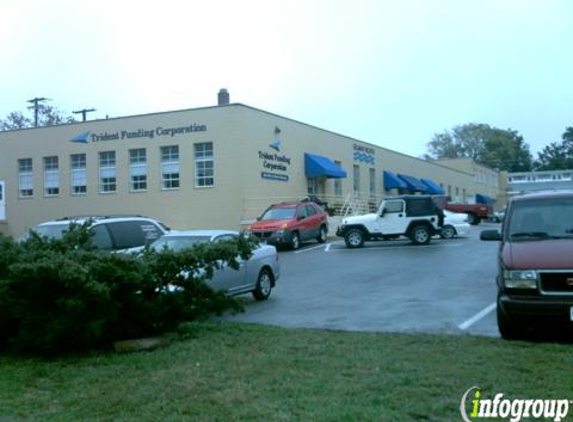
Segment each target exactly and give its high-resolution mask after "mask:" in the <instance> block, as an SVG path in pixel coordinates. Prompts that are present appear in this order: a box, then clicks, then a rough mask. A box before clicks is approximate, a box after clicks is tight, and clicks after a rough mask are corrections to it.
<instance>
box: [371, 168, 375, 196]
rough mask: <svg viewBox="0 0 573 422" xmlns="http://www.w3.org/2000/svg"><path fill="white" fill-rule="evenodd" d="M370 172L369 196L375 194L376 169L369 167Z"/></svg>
mask: <svg viewBox="0 0 573 422" xmlns="http://www.w3.org/2000/svg"><path fill="white" fill-rule="evenodd" d="M369 173H370V196H372V197H373V196H375V195H376V170H375V169H373V168H371V169H369Z"/></svg>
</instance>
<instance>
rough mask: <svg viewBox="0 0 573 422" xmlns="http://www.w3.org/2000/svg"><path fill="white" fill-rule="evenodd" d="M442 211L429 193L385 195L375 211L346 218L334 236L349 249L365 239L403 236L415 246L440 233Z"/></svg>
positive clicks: (442, 221)
mask: <svg viewBox="0 0 573 422" xmlns="http://www.w3.org/2000/svg"><path fill="white" fill-rule="evenodd" d="M443 224H444V213H443V211H442V209H441V208H440V207H439V206H437V205H436V203H435V202H434V200H433V199H432V197H431V196H428V195H403V196H396V197H389V198H385V199H384V200H383V201H382V202H381V203H380V207H379V208H378V212H376V213H375V214H365V215H357V216H351V217H345V218H344V219H343V220H342V224H341V225H340V226H339V227H338V229H337V231H336V235H337V236H340V237H343V238H344V241H345V243H346V246H347V247H349V248H361V247H362V246H364V242H365V241H370V240H389V239H396V238H399V237H400V236H405V237H407V238H408V239H410V240H411V241H412V243H413V244H415V245H426V244H428V243H430V240H431V238H432V236H433V235H435V234H440V231H441V227H442V225H443Z"/></svg>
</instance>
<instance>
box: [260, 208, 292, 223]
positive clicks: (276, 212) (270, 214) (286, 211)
mask: <svg viewBox="0 0 573 422" xmlns="http://www.w3.org/2000/svg"><path fill="white" fill-rule="evenodd" d="M295 214H296V207H280V208H269V209H268V210H266V211H265V213H264V214H263V215H262V217H261V220H263V221H265V220H288V219H290V218H294V216H295Z"/></svg>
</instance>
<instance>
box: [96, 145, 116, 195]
mask: <svg viewBox="0 0 573 422" xmlns="http://www.w3.org/2000/svg"><path fill="white" fill-rule="evenodd" d="M116 190H117V177H116V161H115V151H104V152H100V153H99V191H100V193H112V192H115V191H116Z"/></svg>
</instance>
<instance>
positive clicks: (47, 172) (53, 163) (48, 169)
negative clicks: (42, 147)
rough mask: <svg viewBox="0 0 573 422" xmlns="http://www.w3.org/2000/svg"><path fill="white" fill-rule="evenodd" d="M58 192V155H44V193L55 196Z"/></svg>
mask: <svg viewBox="0 0 573 422" xmlns="http://www.w3.org/2000/svg"><path fill="white" fill-rule="evenodd" d="M59 193H60V177H59V172H58V157H55V156H54V157H44V195H45V196H56V195H58V194H59Z"/></svg>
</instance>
